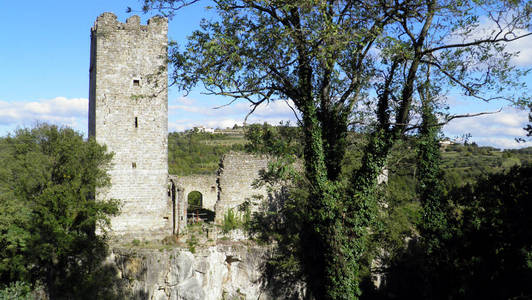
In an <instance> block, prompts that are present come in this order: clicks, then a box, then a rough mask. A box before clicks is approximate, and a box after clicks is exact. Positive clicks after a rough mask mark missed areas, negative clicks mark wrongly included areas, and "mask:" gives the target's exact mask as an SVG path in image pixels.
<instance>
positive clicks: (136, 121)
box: [135, 117, 139, 128]
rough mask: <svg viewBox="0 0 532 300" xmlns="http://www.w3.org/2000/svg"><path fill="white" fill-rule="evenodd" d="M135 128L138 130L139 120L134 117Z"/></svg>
mask: <svg viewBox="0 0 532 300" xmlns="http://www.w3.org/2000/svg"><path fill="white" fill-rule="evenodd" d="M135 128H139V118H138V117H135Z"/></svg>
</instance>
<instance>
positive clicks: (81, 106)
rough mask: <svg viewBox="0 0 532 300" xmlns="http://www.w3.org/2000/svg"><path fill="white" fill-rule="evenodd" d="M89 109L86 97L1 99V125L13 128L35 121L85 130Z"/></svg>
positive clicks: (8, 128) (9, 128)
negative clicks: (32, 99)
mask: <svg viewBox="0 0 532 300" xmlns="http://www.w3.org/2000/svg"><path fill="white" fill-rule="evenodd" d="M87 111H88V100H87V99H86V98H70V99H69V98H65V97H56V98H54V99H46V100H41V101H31V102H23V101H21V102H16V101H1V100H0V126H3V127H5V129H7V130H12V129H14V128H16V127H24V126H29V125H31V124H34V123H35V122H48V123H53V124H57V125H66V126H70V127H73V128H75V129H77V130H81V131H84V132H85V131H86V126H87V125H86V124H87ZM2 133H5V132H2Z"/></svg>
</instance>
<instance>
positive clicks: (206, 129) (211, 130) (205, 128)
mask: <svg viewBox="0 0 532 300" xmlns="http://www.w3.org/2000/svg"><path fill="white" fill-rule="evenodd" d="M194 130H195V131H197V132H207V133H214V128H207V127H204V126H197V127H194Z"/></svg>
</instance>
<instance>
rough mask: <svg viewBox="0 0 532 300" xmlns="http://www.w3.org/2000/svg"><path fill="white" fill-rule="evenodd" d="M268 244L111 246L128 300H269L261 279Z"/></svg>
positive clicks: (111, 259)
mask: <svg viewBox="0 0 532 300" xmlns="http://www.w3.org/2000/svg"><path fill="white" fill-rule="evenodd" d="M265 255H266V249H264V248H261V247H258V246H246V245H242V244H235V243H227V244H218V245H216V246H211V247H208V248H204V249H199V250H197V251H196V253H191V252H190V251H188V250H187V249H180V248H175V249H170V250H159V249H121V248H115V249H113V250H112V254H111V256H110V257H109V262H110V263H112V264H115V265H116V267H117V269H118V276H119V277H120V278H121V281H122V282H123V283H124V284H123V285H124V288H125V289H126V290H127V291H128V292H129V293H132V296H131V297H130V298H131V299H150V300H152V299H153V300H163V299H165V300H166V299H172V300H178V299H179V300H200V299H205V300H207V299H213V300H219V299H261V300H264V299H272V297H271V296H269V293H268V291H266V290H265V288H264V284H263V281H262V278H261V274H262V273H261V265H262V263H263V262H264V260H265ZM129 293H128V294H129Z"/></svg>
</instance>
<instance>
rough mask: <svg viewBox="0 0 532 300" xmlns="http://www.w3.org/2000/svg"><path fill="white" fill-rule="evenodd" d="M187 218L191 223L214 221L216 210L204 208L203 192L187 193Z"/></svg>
mask: <svg viewBox="0 0 532 300" xmlns="http://www.w3.org/2000/svg"><path fill="white" fill-rule="evenodd" d="M187 203H188V207H187V219H188V220H189V223H197V222H200V221H204V222H212V221H214V211H212V210H209V209H205V208H203V194H201V193H200V192H199V191H192V192H190V193H188V195H187Z"/></svg>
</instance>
